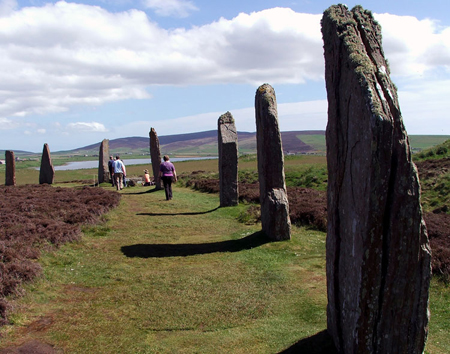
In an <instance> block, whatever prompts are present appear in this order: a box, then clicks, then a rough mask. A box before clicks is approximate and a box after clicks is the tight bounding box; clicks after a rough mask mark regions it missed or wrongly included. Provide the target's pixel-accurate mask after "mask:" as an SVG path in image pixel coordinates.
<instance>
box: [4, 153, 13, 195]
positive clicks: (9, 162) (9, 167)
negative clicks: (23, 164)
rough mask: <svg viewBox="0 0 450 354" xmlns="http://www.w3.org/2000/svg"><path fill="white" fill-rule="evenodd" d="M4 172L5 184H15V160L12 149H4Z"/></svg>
mask: <svg viewBox="0 0 450 354" xmlns="http://www.w3.org/2000/svg"><path fill="white" fill-rule="evenodd" d="M5 161H6V172H5V186H15V185H16V160H15V159H14V152H13V151H9V150H7V151H5Z"/></svg>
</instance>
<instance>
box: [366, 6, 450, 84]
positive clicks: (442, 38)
mask: <svg viewBox="0 0 450 354" xmlns="http://www.w3.org/2000/svg"><path fill="white" fill-rule="evenodd" d="M375 18H376V20H377V21H378V22H379V23H380V24H381V26H382V32H383V48H384V51H385V55H386V56H387V58H388V59H389V63H390V67H391V71H392V74H394V75H399V76H417V77H420V76H421V75H423V74H424V73H425V72H427V71H429V70H431V69H433V68H436V67H438V66H442V67H444V68H445V69H446V70H447V71H448V70H450V28H449V27H447V28H442V27H441V26H440V25H439V23H438V22H437V21H433V20H431V19H424V20H418V19H417V18H415V17H411V16H396V15H390V14H376V15H375Z"/></svg>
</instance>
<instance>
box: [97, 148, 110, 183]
mask: <svg viewBox="0 0 450 354" xmlns="http://www.w3.org/2000/svg"><path fill="white" fill-rule="evenodd" d="M108 161H109V140H108V139H103V141H102V142H101V143H100V151H99V153H98V183H99V184H100V183H103V182H109V168H108Z"/></svg>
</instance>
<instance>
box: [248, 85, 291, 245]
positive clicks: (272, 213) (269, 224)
mask: <svg viewBox="0 0 450 354" xmlns="http://www.w3.org/2000/svg"><path fill="white" fill-rule="evenodd" d="M255 114H256V148H257V156H258V175H259V193H260V194H259V198H260V203H261V224H262V229H263V231H264V232H265V233H266V234H267V236H268V237H269V238H271V239H272V240H276V241H278V240H288V239H290V238H291V221H290V219H289V202H288V198H287V193H286V183H285V178H284V154H283V147H282V144H281V134H280V128H279V126H278V113H277V100H276V97H275V91H274V89H273V88H272V86H270V85H268V84H264V85H261V86H260V87H259V88H258V89H257V90H256V95H255Z"/></svg>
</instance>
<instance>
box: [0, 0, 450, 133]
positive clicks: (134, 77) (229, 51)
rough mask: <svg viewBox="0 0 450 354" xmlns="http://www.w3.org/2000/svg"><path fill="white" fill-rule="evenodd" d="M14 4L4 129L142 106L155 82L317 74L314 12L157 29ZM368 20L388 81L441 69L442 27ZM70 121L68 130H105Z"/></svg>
mask: <svg viewBox="0 0 450 354" xmlns="http://www.w3.org/2000/svg"><path fill="white" fill-rule="evenodd" d="M147 4H148V5H149V6H153V8H154V9H157V8H159V9H160V11H163V10H164V9H165V10H164V11H168V10H169V9H175V8H177V9H184V10H185V11H191V10H193V7H195V6H194V5H193V3H192V2H188V1H184V2H181V1H168V0H165V1H162V0H161V1H153V2H148V3H147ZM162 4H165V5H162ZM14 6H15V3H14V1H13V0H3V2H1V6H0V11H2V10H1V9H5V8H6V9H8V11H3V12H0V13H2V14H3V17H0V51H1V53H2V56H1V57H0V67H1V68H2V69H1V70H0V117H3V118H2V119H3V124H1V123H2V121H0V126H2V129H8V128H11V127H12V125H11V121H12V120H14V119H19V118H20V117H30V116H33V115H45V114H49V113H60V112H64V111H67V110H69V109H71V108H72V107H74V106H87V105H89V106H100V105H102V104H104V103H106V102H114V101H120V100H127V99H149V98H151V95H150V94H149V93H148V92H147V89H148V88H149V87H152V86H156V85H209V84H226V83H239V84H241V83H247V84H252V85H254V86H257V85H260V84H262V83H264V82H269V83H270V84H272V85H274V86H276V85H277V84H285V83H293V84H299V83H304V82H307V81H308V80H323V76H324V63H323V49H322V47H323V43H322V35H321V31H320V19H321V17H322V15H311V14H302V13H296V12H294V11H292V10H291V9H286V8H274V9H269V10H264V11H260V12H254V13H251V14H244V13H242V14H240V15H238V16H237V17H235V18H233V19H231V20H227V19H224V18H222V19H220V20H218V21H216V22H213V23H211V24H208V25H204V26H200V27H193V28H191V29H183V28H179V29H175V30H165V29H163V28H161V27H159V26H158V25H157V24H156V23H154V22H151V21H150V20H149V19H148V17H147V16H146V14H145V13H144V12H142V11H138V10H129V11H125V12H118V13H111V12H108V11H107V10H105V9H102V8H100V7H97V6H89V5H83V4H76V3H67V2H64V1H60V2H57V3H54V4H52V3H49V4H46V5H45V6H42V7H28V8H22V9H19V10H14ZM164 6H166V7H164ZM375 16H376V18H377V19H378V20H379V22H380V23H381V25H382V26H383V43H384V45H383V46H384V50H385V54H386V56H387V58H388V59H389V62H390V65H391V69H392V73H393V74H394V75H397V76H400V75H404V76H409V77H420V76H421V75H424V73H426V72H427V71H430V70H433V69H434V68H445V69H447V70H448V69H449V65H450V64H449V62H450V28H439V27H438V25H437V23H436V22H433V21H431V20H422V21H419V20H417V19H416V18H413V17H405V16H395V15H388V14H381V15H375ZM394 81H395V80H394ZM416 89H417V90H420V87H416ZM222 113H223V112H222ZM216 118H217V117H216ZM5 119H6V120H5ZM72 124H73V125H72V126H71V128H72V129H76V128H84V129H90V130H92V129H94V130H95V129H97V131H106V128H105V127H104V126H102V127H98V126H97V127H96V126H92V125H91V126H89V125H88V126H86V125H77V123H72ZM85 124H87V123H85ZM89 124H91V123H89ZM214 126H215V125H214ZM5 127H6V128H5ZM102 129H103V130H102Z"/></svg>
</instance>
